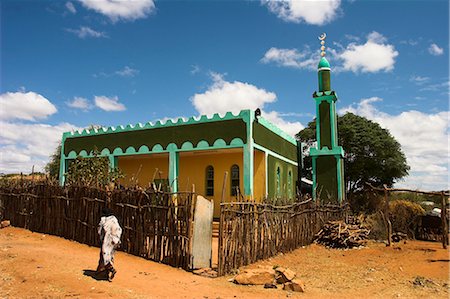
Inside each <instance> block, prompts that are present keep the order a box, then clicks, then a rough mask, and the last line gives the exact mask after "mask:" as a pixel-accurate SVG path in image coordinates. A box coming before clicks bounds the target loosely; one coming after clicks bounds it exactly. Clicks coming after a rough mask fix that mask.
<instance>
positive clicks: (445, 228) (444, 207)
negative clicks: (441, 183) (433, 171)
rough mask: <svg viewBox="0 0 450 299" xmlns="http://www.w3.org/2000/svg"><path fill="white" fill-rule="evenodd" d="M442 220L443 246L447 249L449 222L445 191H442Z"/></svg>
mask: <svg viewBox="0 0 450 299" xmlns="http://www.w3.org/2000/svg"><path fill="white" fill-rule="evenodd" d="M441 221H442V247H444V249H447V245H448V223H447V205H446V203H445V194H444V191H442V192H441Z"/></svg>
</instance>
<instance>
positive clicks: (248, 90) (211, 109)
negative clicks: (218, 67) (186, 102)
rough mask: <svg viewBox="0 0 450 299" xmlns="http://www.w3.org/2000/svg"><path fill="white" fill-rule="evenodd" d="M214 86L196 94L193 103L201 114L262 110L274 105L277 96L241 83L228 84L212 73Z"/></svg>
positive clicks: (220, 76) (221, 77) (219, 75)
mask: <svg viewBox="0 0 450 299" xmlns="http://www.w3.org/2000/svg"><path fill="white" fill-rule="evenodd" d="M211 76H212V79H213V84H212V85H211V86H210V87H209V88H208V90H207V91H206V92H204V93H200V94H195V95H194V96H193V97H192V99H191V100H192V103H193V105H194V107H195V109H196V110H197V111H198V112H199V113H200V114H206V115H211V114H214V113H226V112H228V111H232V112H234V113H237V112H239V111H241V110H243V109H256V108H261V107H262V106H264V104H266V103H272V102H274V101H275V100H276V98H277V96H276V95H275V93H273V92H268V91H266V90H265V89H262V88H258V87H256V86H254V85H251V84H249V83H243V82H239V81H234V82H228V81H225V80H224V79H223V75H221V74H217V73H212V74H211Z"/></svg>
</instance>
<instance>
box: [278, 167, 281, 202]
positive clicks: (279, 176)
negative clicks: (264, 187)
mask: <svg viewBox="0 0 450 299" xmlns="http://www.w3.org/2000/svg"><path fill="white" fill-rule="evenodd" d="M280 193H281V170H280V166H278V167H277V196H281V194H280Z"/></svg>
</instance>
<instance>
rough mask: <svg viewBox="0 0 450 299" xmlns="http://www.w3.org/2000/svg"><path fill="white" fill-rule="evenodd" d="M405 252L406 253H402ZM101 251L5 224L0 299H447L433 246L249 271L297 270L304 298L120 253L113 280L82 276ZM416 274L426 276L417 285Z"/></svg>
mask: <svg viewBox="0 0 450 299" xmlns="http://www.w3.org/2000/svg"><path fill="white" fill-rule="evenodd" d="M398 248H401V249H398ZM97 258H98V249H97V248H95V247H89V246H86V245H83V244H79V243H77V242H73V241H68V240H65V239H63V238H59V237H55V236H50V235H43V234H41V233H33V232H30V231H28V230H25V229H20V228H14V227H8V228H5V229H1V230H0V298H42V297H44V298H54V297H57V298H62V297H69V298H108V297H113V298H204V299H206V298H286V297H292V298H392V297H394V298H398V297H400V298H448V297H449V287H448V283H449V281H448V280H449V252H448V251H446V250H444V249H442V245H441V244H439V243H432V242H420V241H408V242H407V244H400V245H396V246H395V247H393V248H386V247H385V246H384V244H381V243H374V242H371V243H369V244H368V247H365V248H363V249H352V250H346V251H344V250H332V249H326V248H324V247H322V246H319V245H311V246H307V247H305V248H300V249H297V250H295V251H294V252H292V253H289V254H280V255H278V256H276V257H274V258H271V259H269V260H265V261H261V262H259V263H257V264H254V265H251V266H248V267H258V266H261V265H264V266H274V265H280V266H284V267H289V268H290V269H292V270H294V271H296V272H297V276H298V277H299V278H300V279H301V280H303V281H304V283H305V285H306V292H305V293H290V292H286V291H283V290H281V289H264V288H263V287H262V286H240V285H235V284H233V283H231V282H229V281H228V279H230V278H231V277H232V276H226V277H220V278H215V279H212V278H205V277H200V276H197V275H194V274H192V273H189V272H186V271H183V270H180V269H175V268H172V267H170V266H166V265H163V264H158V263H154V262H151V261H148V260H145V259H142V258H139V257H135V256H132V255H128V254H125V253H123V252H119V253H118V254H117V256H116V268H117V270H118V272H117V275H116V277H115V278H114V281H113V282H108V281H97V280H95V279H93V278H92V277H90V276H87V275H84V274H83V273H84V270H95V267H96V264H97ZM417 276H422V277H424V278H425V279H428V280H429V282H428V283H427V284H426V286H415V285H414V284H413V283H412V282H413V281H414V279H415V278H416V277H417Z"/></svg>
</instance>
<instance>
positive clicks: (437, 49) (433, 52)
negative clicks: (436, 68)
mask: <svg viewBox="0 0 450 299" xmlns="http://www.w3.org/2000/svg"><path fill="white" fill-rule="evenodd" d="M428 52H430V54H431V55H434V56H439V55H442V54H444V49H443V48H441V47H439V46H438V45H436V44H431V45H430V47H429V48H428Z"/></svg>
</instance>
